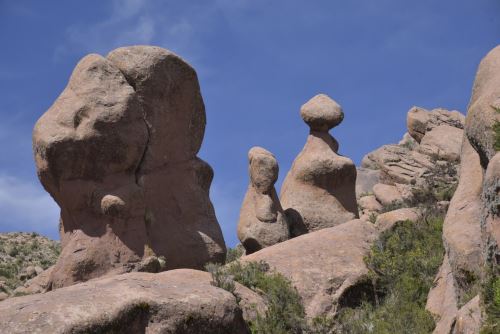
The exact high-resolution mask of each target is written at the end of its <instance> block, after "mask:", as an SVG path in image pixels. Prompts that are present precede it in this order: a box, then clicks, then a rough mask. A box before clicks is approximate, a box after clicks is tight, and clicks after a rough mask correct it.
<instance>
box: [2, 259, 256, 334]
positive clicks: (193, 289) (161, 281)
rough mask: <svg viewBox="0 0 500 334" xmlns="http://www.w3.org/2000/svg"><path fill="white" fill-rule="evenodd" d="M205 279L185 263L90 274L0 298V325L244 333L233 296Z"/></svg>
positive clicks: (13, 329) (34, 329) (17, 329)
mask: <svg viewBox="0 0 500 334" xmlns="http://www.w3.org/2000/svg"><path fill="white" fill-rule="evenodd" d="M210 281H211V278H210V274H208V273H206V272H201V271H196V270H190V269H178V270H172V271H168V272H164V273H160V274H150V273H129V274H124V275H118V276H113V277H107V278H100V279H96V280H91V281H89V282H86V283H81V284H77V285H74V286H70V287H66V288H62V289H58V290H56V291H51V292H48V293H46V294H44V295H42V296H40V295H32V296H24V297H18V298H11V299H8V300H6V301H3V302H1V303H0V328H2V332H5V333H193V334H194V333H221V334H222V333H228V334H229V333H231V334H233V333H249V331H248V328H247V325H246V324H245V321H244V320H243V316H242V311H241V309H240V308H239V306H238V304H237V302H236V299H235V297H234V296H233V295H232V294H231V293H229V292H227V291H225V290H222V289H219V288H216V287H214V286H212V285H211V283H210ZM238 289H240V290H245V289H246V288H245V287H243V286H240V285H238ZM246 290H248V289H246ZM249 291H250V290H249Z"/></svg>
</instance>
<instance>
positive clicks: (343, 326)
mask: <svg viewBox="0 0 500 334" xmlns="http://www.w3.org/2000/svg"><path fill="white" fill-rule="evenodd" d="M163 83H168V84H166V85H163ZM75 93H78V94H75ZM73 98H75V99H77V101H75V103H68V101H73V100H72V99H73ZM170 98H172V99H170ZM172 101H174V102H172ZM76 102H78V103H76ZM82 105H83V107H81V108H80V107H79V106H82ZM55 106H56V107H52V108H51V109H50V110H49V111H48V112H47V113H46V114H45V115H44V116H42V118H41V119H40V121H39V123H38V126H37V128H36V130H35V134H34V136H35V150H36V153H37V154H39V156H38V155H37V171H38V173H39V176H40V179H41V181H42V183H43V184H44V185H45V187H46V188H47V189H48V191H49V192H51V194H53V195H54V197H55V198H56V200H57V202H58V204H59V205H60V206H61V208H63V210H62V213H63V214H62V217H61V219H62V226H61V239H62V240H63V245H64V247H63V249H62V252H61V255H60V256H59V258H58V260H57V264H56V265H55V266H52V267H50V268H49V269H48V270H45V271H43V272H42V273H41V274H39V275H38V276H36V277H35V278H34V279H31V280H29V281H27V282H26V283H24V285H23V287H20V288H18V289H17V290H16V291H18V292H22V293H35V295H32V296H21V297H16V298H9V299H7V300H4V301H3V302H1V303H0V328H2V330H4V331H5V332H6V333H26V332H29V333H31V332H41V333H54V332H61V333H89V332H90V333H94V332H98V333H115V332H119V333H205V332H208V333H236V334H238V333H244V334H246V333H256V334H257V333H258V334H267V333H272V334H274V333H277V334H282V333H283V334H284V333H287V334H289V333H292V334H320V333H321V334H326V333H328V334H344V333H348V334H365V333H372V334H386V333H398V334H399V333H402V334H429V333H434V334H479V333H481V334H495V333H496V334H498V333H499V330H500V269H499V263H500V247H499V245H500V210H499V208H500V195H499V194H500V153H497V150H500V46H499V47H497V48H496V49H494V50H493V51H491V52H490V54H488V55H487V57H486V58H485V59H484V60H483V61H482V62H481V65H480V67H479V71H478V74H477V77H476V81H475V85H474V88H473V95H472V99H471V103H470V105H469V107H468V110H467V117H465V116H464V115H462V114H461V113H459V112H457V111H448V110H445V109H434V110H430V111H429V110H425V109H423V108H418V107H414V108H412V109H411V110H410V111H409V112H408V114H407V130H408V133H407V134H405V135H404V136H403V139H402V141H401V142H399V143H397V144H390V145H384V146H382V147H380V148H379V149H377V150H375V151H373V152H370V153H368V154H367V155H366V157H365V158H364V159H363V163H362V166H360V167H359V168H356V167H355V165H354V163H353V162H352V160H350V159H349V158H348V157H344V156H342V155H340V154H339V153H338V148H339V143H338V142H337V140H336V139H335V137H334V136H333V135H332V134H331V133H330V131H331V130H332V129H334V128H335V127H336V126H339V125H340V124H341V122H342V120H343V118H344V111H343V110H342V107H341V106H340V105H339V104H338V103H337V102H335V101H334V100H333V99H331V98H330V97H328V96H326V95H324V94H319V95H316V96H315V97H313V98H312V99H311V100H309V101H308V102H306V103H305V104H304V105H303V106H302V107H301V109H300V116H301V117H302V119H303V120H304V122H305V123H306V124H307V125H308V126H309V133H308V134H307V135H306V136H304V137H305V145H304V148H303V149H302V151H301V152H300V153H299V154H298V155H297V157H296V159H295V160H294V163H293V165H292V167H291V169H290V170H289V171H288V173H287V176H286V178H285V181H284V183H283V187H282V189H281V192H280V194H279V195H278V193H277V192H276V189H275V188H274V184H275V182H276V179H277V177H278V174H279V168H278V161H277V159H276V157H275V156H274V155H273V154H272V153H271V152H269V151H267V150H265V149H263V148H261V147H255V148H253V149H251V150H250V152H249V155H248V157H249V181H250V182H249V187H248V191H247V194H246V196H245V199H244V201H243V204H242V207H241V211H240V220H239V222H238V237H239V238H240V241H241V245H240V246H239V247H238V249H235V250H230V252H229V253H228V255H227V256H226V255H225V254H222V251H223V250H224V249H225V246H224V245H223V244H221V242H222V240H221V239H220V238H219V236H220V233H219V232H220V229H219V227H218V224H217V221H216V220H215V218H214V217H215V216H214V214H213V213H214V212H213V207H212V206H211V203H210V199H209V187H210V181H211V178H212V171H211V169H210V167H209V166H208V164H206V163H203V162H202V161H200V160H199V159H198V158H197V157H196V152H197V150H198V149H199V147H200V145H201V140H202V137H203V131H202V129H201V128H202V127H203V125H204V122H205V120H204V117H205V116H204V111H203V109H202V101H201V96H200V93H199V87H198V83H197V80H196V74H195V72H194V70H193V69H192V68H191V67H189V66H188V65H187V64H185V63H184V62H183V61H182V59H180V58H178V57H177V56H175V55H173V54H172V53H170V52H168V51H167V50H163V49H159V48H152V47H147V46H136V47H130V48H121V49H118V50H115V51H113V52H111V54H110V55H108V56H107V57H106V58H103V57H99V56H97V55H92V56H87V57H85V58H84V59H83V60H82V61H81V62H80V63H79V64H78V65H77V67H76V69H75V73H74V75H73V76H72V78H71V79H70V84H69V85H68V87H67V90H65V92H63V94H62V98H60V99H59V100H58V101H57V102H56V104H55ZM163 108H167V109H168V110H169V111H172V113H164V112H162V111H164V109H163ZM184 108H187V109H188V110H184ZM87 111H88V113H87ZM61 113H62V114H61ZM165 115H169V116H168V117H166V116H165ZM186 115H187V116H186ZM63 116H64V117H63ZM163 116H165V117H166V118H163ZM66 118H68V119H66ZM62 119H64V120H63V121H61V120H62ZM61 122H62V123H61ZM68 124H69V125H68ZM177 125H179V126H180V128H179V129H177V128H178V126H177ZM68 126H69V127H70V128H71V129H69V130H68ZM165 126H166V128H168V129H170V130H172V131H173V132H172V133H171V132H169V131H166V132H162V131H159V130H160V129H163V128H164V127H165ZM124 129H125V130H131V131H132V130H137V131H138V133H137V134H136V135H137V136H136V137H134V136H128V132H127V131H124ZM148 129H149V130H151V132H149V131H148ZM155 129H156V130H158V131H156V130H155ZM176 130H179V131H176ZM80 132H83V133H85V134H86V135H85V136H83V137H82V136H80ZM60 133H62V134H64V135H65V137H64V141H60V140H56V141H51V140H53V139H54V138H59V137H57V135H58V134H60ZM122 133H126V134H127V136H126V137H124V138H121V137H119V134H122ZM171 135H175V136H176V141H172V138H170V136H171ZM116 136H118V137H116ZM82 138H83V139H82ZM131 138H132V139H133V138H136V139H138V141H139V142H140V143H139V144H141V145H139V146H136V145H134V143H132V142H129V140H130V139H131ZM193 138H195V139H196V140H195V141H194V142H193V141H191V140H192V139H193ZM139 139H140V140H139ZM81 140H83V142H82V141H81ZM116 143H119V144H123V147H125V148H130V149H131V151H130V150H127V149H125V150H124V151H123V152H121V151H120V152H116V154H109V153H110V152H112V151H113V150H115V149H116ZM172 143H177V145H174V144H172ZM137 147H141V150H140V152H137V151H134V150H133V149H134V148H137ZM165 149H167V151H168V152H164V150H165ZM85 150H87V151H85ZM77 152H83V153H80V154H77ZM163 153H165V155H163ZM166 153H171V154H166ZM89 157H92V158H91V159H90V158H89ZM180 157H184V158H186V159H187V160H182V159H180ZM158 159H159V160H158ZM179 159H180V160H179ZM160 160H161V161H160ZM68 161H78V163H73V164H72V163H69V162H68ZM93 172H98V174H99V175H97V176H96V175H94V174H93ZM183 176H185V177H183ZM73 190H77V191H73ZM164 195H165V196H164ZM164 204H166V206H164ZM165 208H168V209H165ZM17 236H18V235H15V237H14V235H13V237H12V239H13V240H16V238H17ZM20 236H22V237H23V238H24V239H27V238H30V237H31V238H34V239H36V238H37V237H36V236H31V235H20ZM24 239H23V240H24ZM39 243H40V242H37V243H35V242H32V243H29V244H28V243H27V242H24V243H19V244H17V243H16V242H14V243H12V242H11V243H10V244H9V246H8V247H7V248H8V249H7V250H6V252H7V255H5V259H9V260H10V261H11V262H14V263H17V266H20V264H21V263H23V262H22V261H24V258H26V259H34V257H33V255H32V254H33V252H30V251H31V250H32V248H34V249H38V248H39V247H40V245H39ZM27 245H29V246H27ZM55 247H56V246H53V248H52V250H53V251H54V252H55ZM37 254H38V253H37ZM16 257H19V258H16ZM224 258H226V262H225V263H222V262H223V260H224ZM53 260H54V258H52V262H53ZM160 260H161V261H160ZM32 261H34V260H32ZM52 262H50V263H49V262H47V263H46V264H45V267H47V266H48V265H50V264H51V263H52ZM160 262H161V263H162V264H160ZM214 262H215V263H214ZM32 263H33V264H37V263H35V262H32ZM30 264H31V263H30ZM41 264H42V262H41V260H40V262H39V263H38V265H39V266H40V268H38V271H40V270H41V269H42V268H43V266H41ZM203 265H204V266H203ZM202 266H203V267H204V269H205V270H206V271H208V272H206V271H205V272H204V271H201V270H195V269H197V268H198V269H199V268H200V267H202ZM25 267H26V268H25ZM178 267H181V268H178ZM9 268H10V267H9ZM31 268H32V269H29V268H28V267H27V264H23V268H18V269H16V270H13V269H12V273H13V272H14V271H15V274H16V275H13V274H9V277H7V282H6V283H5V284H4V286H8V285H9V284H10V288H9V287H7V289H9V291H10V290H11V289H13V288H14V287H15V284H17V283H16V282H15V281H14V280H16V279H17V280H18V281H17V282H18V283H19V280H26V279H27V277H28V276H27V274H28V272H29V273H33V272H35V273H36V272H37V268H36V266H33V267H31ZM189 268H190V269H189ZM165 270H166V272H160V271H165ZM9 273H10V272H9ZM19 274H20V275H19ZM41 292H43V294H39V293H41ZM37 293H38V294H37Z"/></svg>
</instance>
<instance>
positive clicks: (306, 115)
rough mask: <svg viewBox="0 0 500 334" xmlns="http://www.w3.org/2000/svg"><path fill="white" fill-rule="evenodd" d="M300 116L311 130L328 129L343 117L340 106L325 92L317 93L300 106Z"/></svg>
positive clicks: (338, 122) (337, 123)
mask: <svg viewBox="0 0 500 334" xmlns="http://www.w3.org/2000/svg"><path fill="white" fill-rule="evenodd" d="M300 116H301V117H302V119H303V120H304V122H306V123H307V125H309V127H310V128H311V130H313V131H328V130H330V129H331V128H333V127H335V126H337V125H339V124H340V123H341V122H342V120H343V119H344V112H343V111H342V107H341V106H340V105H339V104H338V103H337V102H335V101H334V100H332V99H331V98H330V97H329V96H327V95H325V94H318V95H316V96H315V97H313V98H312V99H310V100H309V101H307V103H305V104H304V105H302V107H301V108H300Z"/></svg>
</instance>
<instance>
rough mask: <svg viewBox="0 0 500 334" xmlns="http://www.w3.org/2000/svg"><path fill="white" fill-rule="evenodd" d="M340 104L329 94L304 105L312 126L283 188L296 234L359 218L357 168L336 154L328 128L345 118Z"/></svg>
mask: <svg viewBox="0 0 500 334" xmlns="http://www.w3.org/2000/svg"><path fill="white" fill-rule="evenodd" d="M343 115H344V114H343V112H342V109H341V107H340V106H339V105H338V104H337V103H336V102H335V101H333V100H332V99H330V98H329V97H328V96H326V95H323V94H320V95H316V96H315V97H313V98H312V99H311V100H309V101H308V102H307V103H306V104H304V105H303V106H302V108H301V116H302V118H303V119H304V121H305V122H306V123H307V124H308V125H309V127H310V133H309V136H308V138H307V142H306V144H305V146H304V148H303V149H302V152H300V154H299V155H298V156H297V158H296V159H295V161H294V162H293V165H292V168H291V169H290V171H289V172H288V175H287V176H286V178H285V180H284V181H283V186H282V189H281V196H280V197H281V204H282V205H283V208H285V209H286V213H287V215H288V217H290V224H291V225H292V230H293V231H294V232H293V235H298V234H302V233H306V232H310V231H317V230H320V229H322V228H326V227H332V226H336V225H339V224H342V223H345V222H347V221H349V220H352V219H354V218H357V217H358V209H357V204H356V192H355V184H356V167H355V166H354V163H353V162H352V160H351V159H349V158H346V157H343V156H341V155H339V154H338V153H337V151H338V143H337V141H336V140H335V139H334V138H333V137H332V136H331V135H330V134H329V133H328V130H329V129H331V128H332V127H334V126H336V125H338V124H339V123H340V122H341V121H342V119H343V117H344V116H343Z"/></svg>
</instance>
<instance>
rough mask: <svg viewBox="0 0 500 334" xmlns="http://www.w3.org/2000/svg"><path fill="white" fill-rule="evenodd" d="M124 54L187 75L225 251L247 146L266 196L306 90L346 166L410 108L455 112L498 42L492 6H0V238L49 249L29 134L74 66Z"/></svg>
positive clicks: (293, 137)
mask: <svg viewBox="0 0 500 334" xmlns="http://www.w3.org/2000/svg"><path fill="white" fill-rule="evenodd" d="M131 44H154V45H159V46H162V47H165V48H167V49H170V50H172V51H174V52H176V53H177V54H179V55H180V56H182V57H183V58H184V59H186V60H187V61H188V62H189V63H191V64H192V65H193V66H194V67H195V68H196V70H197V72H198V75H199V79H200V84H201V89H202V94H203V97H204V100H205V104H206V109H207V118H208V123H207V128H206V133H205V140H204V143H203V147H202V150H201V152H200V156H201V157H202V158H203V159H205V160H206V161H208V162H209V163H210V164H211V166H212V167H213V168H214V170H215V179H214V182H213V184H212V189H211V197H212V201H213V202H214V206H215V209H216V212H217V216H218V218H219V222H220V224H221V226H222V229H223V231H224V235H225V238H226V243H227V244H228V245H230V246H234V245H235V244H236V242H237V239H236V224H237V221H238V214H239V209H240V205H241V201H242V199H243V196H244V193H245V191H246V188H247V185H248V176H247V157H246V155H247V152H248V150H249V149H250V148H251V147H252V146H255V145H258V146H263V147H265V148H266V149H268V150H270V151H271V152H273V153H274V154H275V155H276V157H277V159H278V161H279V164H280V179H279V181H278V184H277V188H278V191H279V186H280V185H281V182H282V180H283V178H284V176H285V175H286V173H287V171H288V169H289V168H290V165H291V163H292V161H293V159H294V158H295V156H296V155H297V153H298V152H300V150H301V149H302V146H303V145H304V142H305V139H306V136H307V127H306V125H305V124H304V123H303V122H302V120H301V119H300V117H299V108H300V106H301V105H302V104H303V103H304V102H306V101H307V100H308V99H309V98H310V97H312V96H313V95H315V94H317V93H319V92H322V93H326V94H328V95H329V96H331V97H332V98H333V99H335V100H336V101H337V102H338V103H340V104H341V105H342V107H343V108H344V113H345V119H344V122H343V123H342V124H341V125H340V126H339V127H338V128H336V129H334V131H333V135H334V136H335V137H336V138H337V139H338V141H339V142H340V151H341V153H342V154H344V155H347V156H349V157H351V158H352V159H353V160H354V161H355V162H356V163H357V164H358V163H359V162H360V161H361V158H362V157H363V155H364V154H366V153H367V152H369V151H371V150H373V149H375V148H377V147H379V146H381V145H383V144H388V143H394V142H397V141H398V140H399V139H400V137H401V136H402V135H403V133H404V132H405V127H406V126H405V123H406V122H405V119H406V112H407V110H408V109H409V108H410V107H411V106H413V105H418V106H422V107H425V108H435V107H444V108H448V109H457V110H460V111H462V112H465V110H466V107H467V103H468V100H469V97H470V91H471V87H472V83H473V79H474V74H475V71H476V68H477V65H478V63H479V61H480V59H481V58H482V57H483V56H484V55H485V54H486V53H487V52H488V51H489V50H490V49H492V48H493V47H494V46H496V45H498V44H500V0H440V1H435V0H421V1H414V0H412V1H407V0H376V1H375V0H350V1H345V0H329V1H327V0H325V1H315V0H309V1H305V0H304V1H298V0H286V1H285V0H283V1H270V0H267V1H266V0H213V1H211V0H198V1H168V0H166V1H159V0H158V1H157V0H151V1H146V0H116V1H90V0H87V1H62V0H61V1H23V0H18V1H8V0H0V45H1V46H2V48H1V52H0V119H1V122H0V231H1V232H6V231H37V232H40V233H42V234H45V235H48V236H50V237H52V238H57V237H58V236H57V233H58V232H57V226H58V207H57V206H56V205H55V204H54V202H53V201H52V199H51V198H50V196H49V195H48V194H46V193H45V192H44V190H43V189H42V187H41V186H40V184H39V182H38V179H37V178H36V173H35V168H34V163H33V158H32V151H31V130H32V127H33V125H34V123H35V122H36V120H37V119H38V118H39V117H40V115H41V114H42V113H43V112H44V111H45V110H47V109H48V108H49V107H50V105H51V104H52V102H53V101H54V100H55V99H56V98H57V96H58V95H59V94H60V92H61V91H62V90H63V89H64V87H65V85H66V83H67V80H68V78H69V75H70V73H71V71H72V69H73V67H74V66H75V64H76V63H77V62H78V60H79V59H80V58H81V57H83V56H84V55H85V54H88V53H100V54H106V53H107V52H108V51H110V50H112V49H114V48H115V47H118V46H123V45H131Z"/></svg>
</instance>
